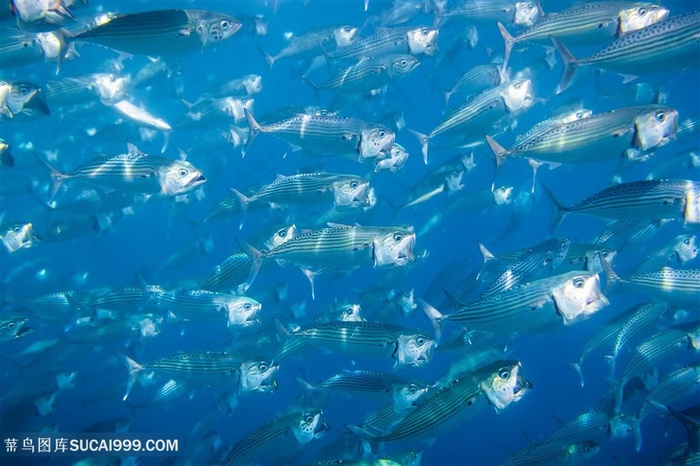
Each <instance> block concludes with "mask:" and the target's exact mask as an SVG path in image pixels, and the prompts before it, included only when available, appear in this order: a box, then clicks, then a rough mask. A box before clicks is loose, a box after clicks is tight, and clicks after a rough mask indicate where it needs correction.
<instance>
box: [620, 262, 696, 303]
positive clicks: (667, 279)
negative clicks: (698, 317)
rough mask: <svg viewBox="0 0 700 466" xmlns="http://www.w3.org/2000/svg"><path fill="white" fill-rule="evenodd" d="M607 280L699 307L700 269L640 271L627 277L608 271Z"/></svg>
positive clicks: (665, 298)
mask: <svg viewBox="0 0 700 466" xmlns="http://www.w3.org/2000/svg"><path fill="white" fill-rule="evenodd" d="M611 270H612V269H610V268H609V267H608V275H609V277H608V280H611V281H612V282H618V283H622V284H624V285H626V286H629V287H631V288H634V289H636V290H639V291H641V292H643V293H645V294H648V295H649V296H651V297H653V298H654V299H656V300H659V301H662V302H665V303H668V304H672V305H675V306H679V307H682V308H688V309H700V298H699V296H700V294H699V293H700V269H673V268H671V267H663V268H662V269H661V270H654V271H651V272H641V273H637V274H633V275H629V276H627V277H618V276H617V274H615V273H614V272H613V273H610V271H611Z"/></svg>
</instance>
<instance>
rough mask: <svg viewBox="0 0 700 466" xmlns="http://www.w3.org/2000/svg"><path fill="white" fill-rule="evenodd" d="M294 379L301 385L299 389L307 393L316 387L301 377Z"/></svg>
mask: <svg viewBox="0 0 700 466" xmlns="http://www.w3.org/2000/svg"><path fill="white" fill-rule="evenodd" d="M285 331H286V329H285ZM296 381H297V383H298V384H299V386H300V387H301V389H302V390H304V393H306V394H307V395H308V394H311V393H313V392H314V391H315V390H316V387H314V386H313V385H311V384H310V383H309V382H307V381H306V380H304V379H302V378H301V377H297V378H296Z"/></svg>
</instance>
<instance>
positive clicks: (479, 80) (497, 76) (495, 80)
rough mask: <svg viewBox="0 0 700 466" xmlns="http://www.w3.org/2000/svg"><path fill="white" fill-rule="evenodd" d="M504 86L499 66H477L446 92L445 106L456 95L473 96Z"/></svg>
mask: <svg viewBox="0 0 700 466" xmlns="http://www.w3.org/2000/svg"><path fill="white" fill-rule="evenodd" d="M501 84H503V81H502V77H501V73H500V68H499V66H498V65H494V64H486V65H476V66H474V67H473V68H471V69H470V70H468V71H467V72H465V73H464V74H462V76H460V77H459V79H458V80H457V82H456V83H455V84H454V85H453V86H452V88H451V89H450V90H449V91H447V92H445V105H447V104H448V103H449V101H450V97H452V95H453V94H455V93H460V94H465V95H473V94H478V93H480V92H483V91H485V90H487V89H491V88H493V87H496V86H500V85H501Z"/></svg>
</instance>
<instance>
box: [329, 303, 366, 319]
mask: <svg viewBox="0 0 700 466" xmlns="http://www.w3.org/2000/svg"><path fill="white" fill-rule="evenodd" d="M336 311H337V312H338V320H341V321H343V322H364V321H365V319H364V318H363V317H362V315H361V311H362V308H361V307H360V305H359V304H344V305H343V306H341V307H340V308H338V309H336Z"/></svg>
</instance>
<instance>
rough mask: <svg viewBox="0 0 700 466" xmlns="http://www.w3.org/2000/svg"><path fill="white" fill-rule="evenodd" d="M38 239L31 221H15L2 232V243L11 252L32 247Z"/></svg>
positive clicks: (0, 236) (0, 238) (0, 235)
mask: <svg viewBox="0 0 700 466" xmlns="http://www.w3.org/2000/svg"><path fill="white" fill-rule="evenodd" d="M38 239H39V237H38V236H37V235H36V234H35V233H34V230H33V228H32V224H31V223H15V224H14V225H11V226H10V227H9V228H8V229H7V230H5V231H4V232H2V234H0V240H2V244H3V245H5V248H6V249H7V251H8V252H10V253H13V252H17V251H19V250H20V249H28V248H31V247H32V246H34V242H35V241H37V240H38Z"/></svg>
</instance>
